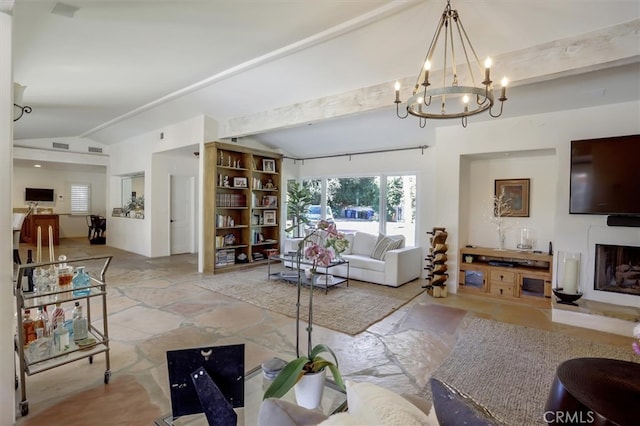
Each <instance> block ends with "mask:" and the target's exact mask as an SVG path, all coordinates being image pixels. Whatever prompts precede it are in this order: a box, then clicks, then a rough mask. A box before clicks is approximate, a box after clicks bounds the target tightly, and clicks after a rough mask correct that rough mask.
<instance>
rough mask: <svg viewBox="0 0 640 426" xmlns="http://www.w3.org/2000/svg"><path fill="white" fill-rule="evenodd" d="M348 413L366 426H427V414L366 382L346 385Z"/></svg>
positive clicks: (389, 392)
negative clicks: (361, 420)
mask: <svg viewBox="0 0 640 426" xmlns="http://www.w3.org/2000/svg"><path fill="white" fill-rule="evenodd" d="M346 385H347V405H348V406H349V413H350V414H351V415H353V416H355V417H356V418H358V419H363V420H364V422H363V424H367V425H402V426H410V425H416V426H419V425H420V426H423V425H428V424H429V420H428V417H427V414H425V413H424V412H423V411H421V410H420V409H419V408H418V407H416V406H415V405H413V404H412V403H410V402H409V401H407V400H406V399H404V398H403V397H402V396H400V395H398V394H396V393H394V392H391V391H390V390H388V389H385V388H383V387H380V386H377V385H375V384H373V383H367V382H361V383H358V382H353V381H350V380H348V381H347V383H346Z"/></svg>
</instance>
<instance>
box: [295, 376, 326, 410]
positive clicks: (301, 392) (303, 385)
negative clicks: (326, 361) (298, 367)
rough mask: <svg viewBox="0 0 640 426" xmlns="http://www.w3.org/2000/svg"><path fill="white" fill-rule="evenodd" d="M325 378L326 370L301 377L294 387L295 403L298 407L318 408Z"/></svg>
mask: <svg viewBox="0 0 640 426" xmlns="http://www.w3.org/2000/svg"><path fill="white" fill-rule="evenodd" d="M325 378H326V369H325V370H322V371H320V372H318V373H313V374H305V375H304V376H302V378H301V379H300V381H298V383H296V385H295V387H294V391H295V394H296V402H297V403H298V405H299V406H301V407H304V408H309V409H314V408H318V407H320V402H321V401H322V392H323V391H324V381H325Z"/></svg>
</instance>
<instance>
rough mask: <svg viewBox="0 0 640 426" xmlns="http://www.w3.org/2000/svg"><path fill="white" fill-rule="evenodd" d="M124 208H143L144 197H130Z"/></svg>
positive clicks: (130, 209)
mask: <svg viewBox="0 0 640 426" xmlns="http://www.w3.org/2000/svg"><path fill="white" fill-rule="evenodd" d="M124 208H125V210H126V211H132V210H144V197H131V199H130V200H129V201H127V204H126V205H125V206H124Z"/></svg>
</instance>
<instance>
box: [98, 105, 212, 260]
mask: <svg viewBox="0 0 640 426" xmlns="http://www.w3.org/2000/svg"><path fill="white" fill-rule="evenodd" d="M214 129H215V123H212V122H211V120H210V119H208V118H207V117H205V116H198V117H195V118H192V119H189V120H185V121H182V122H179V123H175V124H172V125H168V126H165V127H163V128H161V129H157V130H154V131H152V132H148V133H145V134H142V135H139V136H136V137H133V138H129V139H127V140H125V141H122V142H120V143H118V144H115V145H112V146H111V150H110V156H111V171H110V173H111V177H110V179H109V185H110V194H111V195H110V199H109V209H111V208H114V207H121V188H120V181H121V176H123V175H127V174H132V173H139V172H142V173H144V177H145V188H144V194H145V216H144V219H133V218H112V220H111V222H112V223H113V226H112V227H111V229H112V230H113V232H108V234H107V235H108V238H109V245H112V246H114V247H116V248H119V249H122V250H127V251H132V252H134V253H138V254H141V255H144V256H148V257H157V256H168V255H169V253H170V247H169V175H170V174H176V175H185V176H194V177H197V178H198V179H197V182H198V186H200V185H201V182H202V171H201V164H202V162H201V160H198V159H197V158H196V157H195V156H193V152H195V151H201V150H202V146H203V143H204V136H205V132H208V133H211V132H214ZM192 148H193V149H192ZM191 149H192V151H193V152H191V151H190V150H191ZM160 153H162V155H161V156H160V155H157V154H160ZM199 197H201V195H200V194H199ZM200 202H201V201H200V198H199V201H198V203H197V205H198V206H199V205H201V204H200ZM198 214H199V217H198V220H197V221H196V222H197V226H196V229H200V228H199V227H200V226H201V218H200V216H201V213H200V212H199V213H198ZM198 247H200V244H198Z"/></svg>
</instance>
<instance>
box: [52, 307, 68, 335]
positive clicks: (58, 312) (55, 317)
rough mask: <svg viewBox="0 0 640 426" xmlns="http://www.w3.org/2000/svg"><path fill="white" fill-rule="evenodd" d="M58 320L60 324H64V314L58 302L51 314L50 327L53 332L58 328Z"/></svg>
mask: <svg viewBox="0 0 640 426" xmlns="http://www.w3.org/2000/svg"><path fill="white" fill-rule="evenodd" d="M58 319H61V321H62V323H64V320H65V314H64V309H62V306H61V303H60V302H57V303H56V308H55V309H54V310H53V312H51V326H52V327H53V329H54V330H55V329H56V328H57V327H58Z"/></svg>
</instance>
